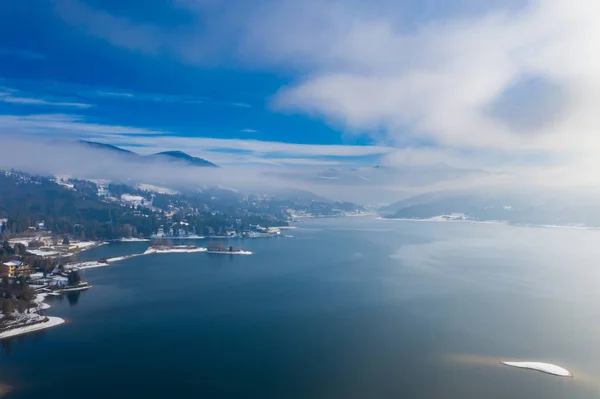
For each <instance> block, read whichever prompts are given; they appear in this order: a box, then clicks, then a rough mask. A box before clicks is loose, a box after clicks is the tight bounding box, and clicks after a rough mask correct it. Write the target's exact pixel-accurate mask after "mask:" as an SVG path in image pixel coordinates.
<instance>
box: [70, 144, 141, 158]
mask: <svg viewBox="0 0 600 399" xmlns="http://www.w3.org/2000/svg"><path fill="white" fill-rule="evenodd" d="M79 142H80V143H81V144H84V145H86V146H88V147H92V148H96V149H100V150H107V151H113V152H116V153H120V154H127V155H137V156H139V155H138V154H136V153H135V152H133V151H129V150H124V149H122V148H119V147H117V146H114V145H111V144H104V143H97V142H95V141H86V140H80V141H79Z"/></svg>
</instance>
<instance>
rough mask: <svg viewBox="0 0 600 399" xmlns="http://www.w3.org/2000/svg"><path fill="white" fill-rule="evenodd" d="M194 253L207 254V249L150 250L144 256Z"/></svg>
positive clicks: (174, 248)
mask: <svg viewBox="0 0 600 399" xmlns="http://www.w3.org/2000/svg"><path fill="white" fill-rule="evenodd" d="M193 252H206V248H203V247H197V248H177V247H173V248H169V249H154V248H148V249H147V250H146V251H145V252H144V253H143V254H142V255H152V254H171V253H193Z"/></svg>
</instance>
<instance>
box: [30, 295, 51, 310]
mask: <svg viewBox="0 0 600 399" xmlns="http://www.w3.org/2000/svg"><path fill="white" fill-rule="evenodd" d="M46 296H47V294H37V295H36V296H35V299H34V300H33V302H35V304H36V305H37V309H38V310H46V309H50V305H48V304H47V303H46V302H44V300H45V299H46Z"/></svg>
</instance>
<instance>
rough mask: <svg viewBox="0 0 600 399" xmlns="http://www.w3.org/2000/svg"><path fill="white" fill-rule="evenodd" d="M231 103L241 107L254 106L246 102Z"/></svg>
mask: <svg viewBox="0 0 600 399" xmlns="http://www.w3.org/2000/svg"><path fill="white" fill-rule="evenodd" d="M231 105H232V106H234V107H239V108H252V105H250V104H246V103H231Z"/></svg>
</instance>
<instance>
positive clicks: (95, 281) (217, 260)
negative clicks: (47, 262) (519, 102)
mask: <svg viewBox="0 0 600 399" xmlns="http://www.w3.org/2000/svg"><path fill="white" fill-rule="evenodd" d="M296 226H297V227H298V228H297V229H294V230H289V234H291V235H293V236H294V237H293V238H286V239H246V240H237V241H235V244H234V245H238V246H241V247H243V248H245V249H249V250H251V251H253V252H254V254H253V255H251V256H224V255H210V254H205V253H189V254H185V253H184V254H158V255H149V256H141V257H137V258H132V259H128V260H125V261H122V262H119V263H115V264H114V265H113V266H111V267H107V268H98V269H90V270H86V271H85V272H84V275H85V278H86V279H87V280H88V281H89V282H90V283H91V284H92V285H93V286H94V287H93V288H92V289H91V290H89V291H86V292H83V293H81V294H80V295H79V296H76V297H71V298H63V299H54V298H53V299H51V300H49V301H48V302H49V303H50V304H51V305H52V308H51V309H49V310H48V311H47V312H46V313H47V314H49V315H53V316H59V317H63V318H65V319H67V320H68V324H65V325H63V326H60V327H56V328H52V329H49V330H45V331H42V332H38V333H34V334H32V335H27V336H24V337H17V338H13V339H12V340H10V341H2V346H3V349H2V350H1V354H0V382H1V383H6V384H10V385H12V386H13V387H14V390H13V391H12V392H11V393H10V394H9V395H8V397H9V398H20V399H23V398H40V397H44V398H62V399H67V398H77V399H80V398H106V397H114V398H122V397H123V398H126V397H140V398H166V397H199V398H200V397H202V398H328V399H329V398H444V399H449V398H457V399H458V398H461V399H463V398H469V397H473V398H502V399H506V398H528V399H529V398H590V397H595V396H598V394H599V393H600V383H598V382H596V381H598V380H599V378H598V377H600V361H599V360H598V359H600V345H598V343H599V342H598V340H599V339H600V338H599V337H600V263H599V259H600V245H599V244H600V231H594V230H577V229H552V228H532V227H510V226H506V225H500V224H471V223H449V222H441V223H432V222H410V221H384V220H376V219H373V218H370V217H361V218H358V217H354V218H342V219H304V220H302V221H301V222H299V223H297V224H296ZM195 244H197V245H205V241H196V242H195ZM146 247H147V243H117V244H111V245H107V246H103V247H99V248H96V249H93V250H90V251H87V252H85V253H83V254H82V258H86V259H93V258H97V257H113V256H120V255H125V254H129V253H139V252H143V251H144V250H145V249H146ZM499 360H532V361H546V362H550V363H555V364H558V365H561V366H563V367H565V368H567V369H569V370H570V371H572V372H573V373H574V375H575V378H573V379H568V378H558V377H553V376H549V375H545V374H542V373H538V372H534V371H526V370H517V369H512V368H509V367H506V366H502V365H499V364H498V361H499Z"/></svg>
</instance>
